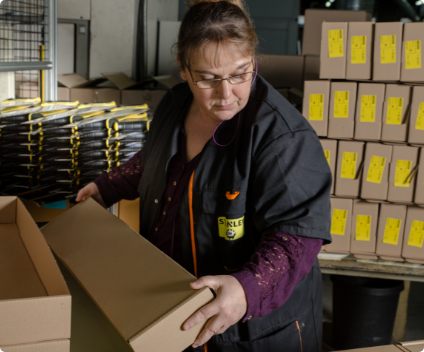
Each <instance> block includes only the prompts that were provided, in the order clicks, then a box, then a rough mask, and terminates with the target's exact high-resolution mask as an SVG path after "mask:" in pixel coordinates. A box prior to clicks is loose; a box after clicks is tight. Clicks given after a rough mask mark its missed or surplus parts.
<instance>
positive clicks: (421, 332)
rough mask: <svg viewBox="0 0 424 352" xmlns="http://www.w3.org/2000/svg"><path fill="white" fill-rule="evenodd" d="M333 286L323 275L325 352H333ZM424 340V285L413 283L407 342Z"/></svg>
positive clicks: (406, 335)
mask: <svg viewBox="0 0 424 352" xmlns="http://www.w3.org/2000/svg"><path fill="white" fill-rule="evenodd" d="M332 289H333V286H332V282H331V281H330V275H326V274H323V308H324V314H323V324H324V332H323V342H324V343H323V352H327V351H333V350H334V349H332V348H331V347H330V346H331V324H332V315H333V306H332V305H333V304H332V299H333V292H332ZM416 340H424V283H421V282H411V290H410V294H409V304H408V315H407V323H406V331H405V341H416Z"/></svg>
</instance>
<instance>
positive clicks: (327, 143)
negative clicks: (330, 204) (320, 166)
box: [319, 138, 338, 194]
mask: <svg viewBox="0 0 424 352" xmlns="http://www.w3.org/2000/svg"><path fill="white" fill-rule="evenodd" d="M319 141H320V142H321V145H322V149H324V154H325V158H326V159H327V161H328V165H329V166H330V170H331V175H332V176H333V185H332V186H331V192H330V194H334V187H335V178H336V161H337V143H338V141H337V140H336V139H323V138H320V139H319Z"/></svg>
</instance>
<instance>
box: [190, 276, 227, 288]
mask: <svg viewBox="0 0 424 352" xmlns="http://www.w3.org/2000/svg"><path fill="white" fill-rule="evenodd" d="M190 286H191V288H193V289H195V290H199V289H201V288H203V287H209V288H211V289H212V290H214V291H215V292H216V291H217V290H218V288H219V286H220V281H219V278H218V277H217V276H203V277H201V278H199V279H197V280H196V281H194V282H192V283H191V284H190Z"/></svg>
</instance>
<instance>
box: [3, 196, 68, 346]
mask: <svg viewBox="0 0 424 352" xmlns="http://www.w3.org/2000/svg"><path fill="white" fill-rule="evenodd" d="M0 282H1V285H0V347H1V348H2V349H3V350H4V352H13V351H29V349H28V345H33V346H36V345H37V344H38V343H40V342H47V341H52V342H51V345H53V346H56V345H57V344H56V343H53V341H58V340H69V338H70V336H71V296H70V294H69V290H68V287H67V286H66V283H65V281H64V279H63V277H62V274H61V272H60V270H59V268H58V266H57V263H56V261H55V259H54V257H53V254H52V253H51V251H50V249H49V247H48V245H47V243H46V241H45V239H44V238H43V235H42V234H41V232H40V230H39V229H38V227H37V225H36V224H35V222H34V220H33V219H32V218H31V216H30V214H29V213H28V211H27V210H26V208H25V206H24V205H23V203H22V202H21V201H20V200H19V199H18V198H17V197H0ZM57 343H59V342H57ZM63 344H65V346H64V347H63ZM22 345H25V346H26V347H24V346H22ZM59 345H60V343H59ZM66 346H68V348H66ZM44 347H46V346H44ZM56 347H57V346H56ZM38 350H39V349H38ZM38 350H37V349H36V348H35V347H34V349H31V351H38ZM43 351H69V343H67V342H66V341H65V342H62V348H59V347H57V348H54V349H51V348H50V349H49V348H47V347H46V348H45V349H43Z"/></svg>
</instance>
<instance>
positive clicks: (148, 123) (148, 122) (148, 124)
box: [147, 120, 152, 131]
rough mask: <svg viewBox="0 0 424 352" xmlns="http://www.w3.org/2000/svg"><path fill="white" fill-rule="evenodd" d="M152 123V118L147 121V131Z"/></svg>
mask: <svg viewBox="0 0 424 352" xmlns="http://www.w3.org/2000/svg"><path fill="white" fill-rule="evenodd" d="M151 123H152V120H149V121H147V131H150V124H151Z"/></svg>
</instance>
